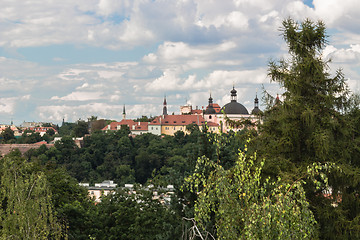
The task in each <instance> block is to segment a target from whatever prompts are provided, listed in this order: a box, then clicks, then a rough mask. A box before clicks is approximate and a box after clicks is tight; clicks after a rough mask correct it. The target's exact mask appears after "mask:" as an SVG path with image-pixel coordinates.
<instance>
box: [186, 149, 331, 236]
mask: <svg viewBox="0 0 360 240" xmlns="http://www.w3.org/2000/svg"><path fill="white" fill-rule="evenodd" d="M246 151H247V149H246V148H245V152H246ZM245 152H242V151H240V153H239V156H238V159H237V161H236V162H235V165H234V166H233V167H231V168H229V169H228V170H226V169H224V167H223V166H221V164H219V162H214V161H211V160H209V159H208V158H206V157H201V158H199V159H198V162H197V164H196V166H195V172H194V174H193V175H192V176H190V177H188V178H187V179H186V183H187V186H188V187H189V188H190V189H192V191H193V192H196V193H197V194H198V199H197V201H196V203H195V220H196V221H197V222H198V223H199V227H200V228H201V229H202V231H203V232H205V231H206V229H207V226H208V225H209V223H210V226H212V225H214V226H215V227H216V231H215V232H214V233H213V235H216V237H217V238H218V239H264V238H268V239H314V238H316V237H317V229H316V220H315V218H314V215H313V213H312V211H311V210H310V207H309V203H308V201H307V199H306V195H305V191H304V189H303V186H304V184H306V182H305V181H304V179H305V177H307V178H308V179H309V181H310V180H312V181H311V182H314V183H315V184H316V186H317V188H318V189H320V187H323V186H325V187H326V186H327V182H328V180H327V177H326V175H325V174H324V173H323V171H328V170H329V169H331V168H333V167H332V166H333V165H332V164H324V165H320V164H314V165H312V166H310V167H308V170H307V173H306V175H304V176H303V178H300V179H298V180H297V181H295V182H293V183H292V184H287V183H286V182H284V181H282V180H281V178H278V179H277V180H276V181H272V180H270V178H267V179H266V180H265V181H263V180H262V176H261V171H262V167H263V165H264V161H260V162H259V161H257V159H256V153H255V154H254V155H251V156H249V155H246V153H245ZM317 177H320V180H317V179H316V178H317Z"/></svg>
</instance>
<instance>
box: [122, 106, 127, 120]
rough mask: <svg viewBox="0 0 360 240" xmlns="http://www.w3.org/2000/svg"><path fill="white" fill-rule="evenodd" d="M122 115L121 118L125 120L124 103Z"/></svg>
mask: <svg viewBox="0 0 360 240" xmlns="http://www.w3.org/2000/svg"><path fill="white" fill-rule="evenodd" d="M122 116H123V119H124V120H125V119H126V112H125V104H124V107H123V113H122Z"/></svg>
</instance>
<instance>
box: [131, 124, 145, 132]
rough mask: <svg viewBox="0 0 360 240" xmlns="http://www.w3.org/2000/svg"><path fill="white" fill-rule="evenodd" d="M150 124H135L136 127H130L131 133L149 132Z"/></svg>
mask: <svg viewBox="0 0 360 240" xmlns="http://www.w3.org/2000/svg"><path fill="white" fill-rule="evenodd" d="M148 125H149V122H135V123H134V125H132V126H131V127H130V130H131V131H147V130H148Z"/></svg>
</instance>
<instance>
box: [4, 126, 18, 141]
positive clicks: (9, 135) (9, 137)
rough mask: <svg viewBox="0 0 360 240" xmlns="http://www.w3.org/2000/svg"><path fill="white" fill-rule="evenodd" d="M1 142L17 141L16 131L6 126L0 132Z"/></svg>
mask: <svg viewBox="0 0 360 240" xmlns="http://www.w3.org/2000/svg"><path fill="white" fill-rule="evenodd" d="M0 139H1V143H15V136H14V131H13V130H11V128H9V127H8V128H5V130H4V131H3V132H2V133H1V134H0Z"/></svg>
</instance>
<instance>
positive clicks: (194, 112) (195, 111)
mask: <svg viewBox="0 0 360 240" xmlns="http://www.w3.org/2000/svg"><path fill="white" fill-rule="evenodd" d="M202 113H203V110H201V109H193V110H191V114H200V115H201V114H202Z"/></svg>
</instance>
